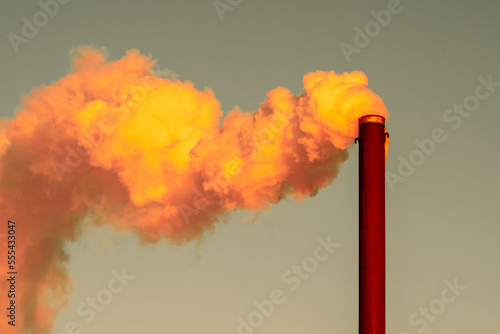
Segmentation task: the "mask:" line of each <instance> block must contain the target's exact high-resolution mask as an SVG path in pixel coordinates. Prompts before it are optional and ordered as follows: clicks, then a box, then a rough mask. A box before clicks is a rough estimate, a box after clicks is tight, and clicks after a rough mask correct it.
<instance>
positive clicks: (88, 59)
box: [0, 48, 387, 333]
mask: <svg viewBox="0 0 500 334" xmlns="http://www.w3.org/2000/svg"><path fill="white" fill-rule="evenodd" d="M75 54H76V55H75V57H74V69H73V70H72V72H71V73H70V74H68V75H67V76H66V77H64V78H62V79H60V80H59V81H58V82H56V83H54V84H52V85H50V86H44V87H42V88H39V89H35V90H33V91H32V92H31V93H30V94H29V96H27V97H25V98H24V100H23V109H22V110H20V111H19V112H18V113H17V114H16V115H15V117H14V118H12V119H9V120H3V121H2V124H1V125H0V183H1V184H0V209H1V212H2V216H3V217H4V218H3V219H4V220H5V221H6V220H7V219H11V220H13V221H15V222H16V228H17V234H18V235H19V236H21V237H22V242H19V243H18V244H17V246H16V247H17V248H16V252H17V253H16V254H17V264H16V265H17V268H18V270H19V272H22V275H19V276H18V282H17V292H18V293H17V295H16V299H17V300H18V301H19V304H20V305H22V307H20V308H19V310H18V314H17V320H16V329H17V331H18V332H26V331H28V330H31V331H32V332H34V333H46V332H48V331H49V330H50V329H51V327H52V323H53V321H54V319H55V317H56V315H57V313H58V311H59V310H60V308H61V307H62V306H64V305H65V304H66V303H67V302H68V298H69V297H68V296H69V293H70V292H71V289H72V286H71V279H70V277H69V276H68V273H67V272H66V270H65V269H64V264H65V261H66V260H67V259H68V254H67V253H66V252H65V251H64V244H65V242H67V241H74V240H76V239H77V237H78V235H79V233H80V231H81V226H82V224H83V222H84V220H85V221H90V223H91V224H93V225H96V226H97V225H100V224H111V225H112V226H113V227H114V228H115V229H116V230H121V231H131V232H134V233H136V234H137V235H138V236H139V237H140V238H141V239H142V240H144V241H145V242H157V241H159V240H161V239H162V238H164V239H166V240H167V241H169V242H171V243H175V244H180V243H182V242H184V241H188V240H192V239H194V238H196V237H198V236H200V235H201V234H203V233H204V232H207V231H210V230H212V229H213V225H214V223H216V222H218V221H219V220H220V219H221V217H222V215H224V214H226V213H228V212H230V211H235V210H242V209H247V210H261V209H266V208H267V207H269V205H270V203H277V202H278V201H280V200H281V199H284V198H286V197H287V196H290V197H293V198H295V199H301V198H302V197H304V196H314V195H315V194H316V193H317V192H318V189H320V188H323V187H326V186H327V185H328V184H329V183H331V182H332V181H333V180H334V179H335V177H336V176H337V173H338V170H339V164H340V163H342V162H343V161H345V160H346V159H347V156H348V153H347V149H348V147H349V146H350V144H351V143H352V142H353V140H354V138H355V137H356V136H357V120H358V118H359V117H360V116H362V115H366V114H379V115H382V116H384V117H387V110H386V107H385V105H384V103H383V102H382V100H381V99H380V98H379V97H378V96H377V95H375V94H374V93H373V92H372V91H371V90H369V89H368V88H366V87H365V86H366V85H367V83H368V81H367V78H366V76H365V75H364V74H363V73H361V72H352V73H343V74H336V73H334V72H322V71H317V72H313V73H309V74H307V75H305V76H304V79H303V81H304V89H305V92H304V93H303V94H301V95H298V96H297V95H293V94H291V93H290V91H288V90H287V89H286V88H283V87H278V88H276V89H273V90H272V91H270V92H269V93H268V94H267V98H266V100H265V101H264V102H263V103H261V104H260V106H259V108H258V109H257V110H256V111H254V112H252V113H246V112H242V111H240V110H239V109H238V108H235V109H234V110H232V111H230V112H229V113H228V114H227V116H226V117H225V118H224V119H223V120H222V123H220V122H221V117H222V115H223V112H222V111H221V110H220V102H219V101H218V100H217V99H216V98H215V96H214V93H213V92H212V91H211V90H210V89H208V88H206V89H205V90H204V91H199V90H197V89H195V88H194V87H193V84H192V83H190V82H181V81H175V80H169V79H166V78H158V77H157V76H155V73H154V72H153V70H152V68H153V66H154V64H155V61H153V60H151V59H150V58H149V57H146V56H143V55H140V54H139V52H138V51H136V50H132V51H129V52H128V53H127V55H126V56H125V57H123V58H122V59H120V60H118V61H114V62H108V61H107V60H106V56H105V53H104V52H103V51H102V50H96V49H92V48H80V49H78V50H77V51H76V52H75ZM6 240H7V239H6V238H4V239H1V240H0V242H1V243H2V244H4V241H6ZM2 249H4V250H5V249H6V247H4V246H3V247H2ZM2 265H3V264H2ZM6 271H7V270H3V269H2V274H3V273H5V272H6ZM1 282H2V283H1V284H2V286H1V288H2V289H1V291H6V288H7V283H8V282H6V280H5V279H2V281H1ZM8 302H9V301H8V300H7V294H6V293H2V294H1V295H0V303H1V305H2V307H3V306H5V305H7V303H8ZM8 327H10V326H8V325H7V324H6V321H2V322H1V323H0V331H1V332H2V333H4V332H7V328H8ZM9 329H11V328H9Z"/></svg>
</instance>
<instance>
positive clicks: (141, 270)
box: [0, 0, 500, 334]
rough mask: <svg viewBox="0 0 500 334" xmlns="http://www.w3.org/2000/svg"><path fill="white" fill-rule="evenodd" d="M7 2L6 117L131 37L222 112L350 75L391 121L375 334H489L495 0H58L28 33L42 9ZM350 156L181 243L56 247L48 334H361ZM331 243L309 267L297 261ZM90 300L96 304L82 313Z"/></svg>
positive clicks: (116, 237)
mask: <svg viewBox="0 0 500 334" xmlns="http://www.w3.org/2000/svg"><path fill="white" fill-rule="evenodd" d="M48 2H50V1H48ZM41 3H42V4H43V3H45V2H44V1H43V0H42V1H41ZM1 7H2V10H1V11H0V16H1V20H0V30H1V32H2V35H3V36H4V37H3V38H2V40H1V44H0V55H1V59H2V62H1V63H0V67H1V73H2V76H1V78H0V80H1V88H2V89H1V90H0V99H1V101H2V108H1V114H0V116H1V117H3V118H12V117H14V116H15V114H16V111H17V110H20V109H22V107H23V105H22V101H21V99H22V98H23V96H25V95H27V94H29V93H30V91H31V90H32V89H34V88H37V87H40V86H42V85H50V84H52V83H54V82H55V81H57V80H59V79H60V78H62V77H64V76H66V74H67V73H68V71H69V70H70V68H71V56H70V54H71V50H72V49H73V48H75V47H79V46H94V47H98V48H100V47H104V48H106V49H107V52H108V54H109V57H110V59H113V60H117V59H120V58H122V57H123V56H125V54H126V52H127V51H128V50H130V49H134V48H135V49H138V50H139V51H140V52H141V53H142V54H144V55H150V56H151V57H152V58H153V59H156V60H157V65H158V66H159V68H162V69H165V70H166V73H167V75H170V76H172V75H174V74H175V76H176V77H177V78H178V79H179V80H182V81H191V82H193V84H194V86H195V88H197V89H199V90H203V89H204V88H205V87H209V88H210V89H211V90H212V91H213V92H214V94H215V96H216V98H217V99H218V100H219V101H221V109H222V110H223V111H224V112H228V111H230V110H232V109H233V108H234V107H235V106H239V107H240V108H241V110H242V111H245V112H252V111H254V110H256V109H257V108H258V107H259V104H260V103H261V102H263V101H264V100H265V98H266V94H267V92H269V91H270V90H272V89H274V88H276V87H279V86H282V87H286V88H288V89H289V90H290V91H291V92H292V93H294V94H300V93H301V92H303V90H304V88H303V84H302V79H303V76H304V75H305V74H307V73H309V72H313V71H317V70H322V71H331V70H333V71H335V72H337V73H343V72H351V71H363V72H364V73H365V74H366V75H367V77H368V80H369V83H368V88H370V89H371V90H373V91H374V92H375V93H376V94H378V95H379V96H380V97H381V98H382V99H383V100H384V103H385V105H386V106H387V109H388V110H389V114H390V117H389V119H388V121H387V124H386V126H387V130H388V132H389V133H390V148H389V154H388V160H387V165H386V167H387V173H386V176H387V183H386V217H387V220H386V229H387V231H386V236H387V248H386V249H387V278H386V282H387V305H386V310H387V333H390V334H414V333H426V334H432V333H453V332H456V333H470V332H477V333H498V331H499V330H500V320H499V319H498V312H499V310H500V289H499V287H498V279H497V278H498V276H499V275H500V266H499V263H500V262H499V260H500V258H499V254H500V243H498V239H499V238H500V224H498V216H499V213H500V212H499V205H498V204H499V202H498V199H499V198H500V190H499V189H500V178H498V177H497V171H498V169H499V167H500V158H499V157H498V143H499V142H500V132H498V131H497V130H498V124H499V122H500V113H499V110H498V108H499V105H500V70H499V65H500V64H499V59H500V57H499V56H500V47H499V45H498V43H497V41H498V35H499V33H500V21H499V20H498V13H499V10H500V5H499V4H498V3H497V2H495V1H487V0H479V1H475V2H471V1H448V0H446V1H432V2H431V1H425V0H413V1H412V0H401V1H395V0H391V1H385V0H384V1H326V0H317V1H295V0H293V1H283V0H276V1H262V0H242V1H238V0H232V1H229V0H221V1H212V0H197V1H195V0H183V1H180V0H178V1H177V0H176V1H153V0H145V1H141V2H138V1H130V0H123V1H116V0H113V1H96V0H88V1H83V0H80V1H79V0H71V1H66V2H64V1H62V0H61V1H60V3H59V5H58V11H57V13H53V15H51V16H46V17H48V20H47V22H46V23H45V24H41V26H40V27H39V28H38V30H37V31H36V33H33V34H32V36H31V35H30V36H29V37H27V36H25V35H23V24H25V20H28V21H31V22H33V20H34V16H36V15H37V13H38V12H40V11H42V10H43V5H41V4H40V3H38V2H35V1H29V2H28V1H24V2H13V1H8V0H2V1H1ZM11 33H14V34H16V35H18V36H24V42H23V43H18V42H15V41H13V40H12V36H13V35H12V34H11ZM9 36H10V37H9ZM349 155H350V158H349V159H348V160H347V161H346V162H344V163H343V164H342V165H341V167H340V173H339V175H338V177H337V179H336V180H335V181H334V182H333V183H332V184H331V185H329V186H328V187H326V188H324V189H321V190H320V191H319V193H318V194H317V195H316V196H314V197H308V198H305V199H303V200H302V201H296V200H293V199H286V200H283V201H281V202H279V203H278V204H273V205H271V207H270V209H269V210H263V211H259V212H253V211H240V212H233V213H230V214H229V215H227V216H226V217H225V219H224V220H223V221H221V222H220V223H217V224H216V225H215V229H214V231H213V233H208V234H206V235H204V236H203V237H202V238H200V239H197V240H195V241H192V242H189V243H185V244H182V245H180V246H175V245H171V244H169V243H167V242H166V241H164V240H163V241H160V242H158V243H154V244H144V243H141V241H140V240H139V239H138V238H137V237H136V236H134V235H132V234H129V233H125V232H121V233H118V232H114V231H113V230H111V229H110V228H108V227H102V228H98V229H95V228H90V227H88V228H84V229H83V231H82V233H81V235H80V236H79V238H78V239H77V240H75V241H69V242H67V244H66V245H65V247H66V249H67V251H68V253H69V255H70V257H69V259H68V261H67V262H66V263H65V267H66V268H67V270H68V272H69V275H70V277H71V279H72V281H73V291H72V292H71V294H70V296H69V297H70V298H69V300H68V304H67V305H66V307H64V308H63V309H62V310H61V312H60V313H59V314H58V316H57V318H56V320H55V323H54V327H53V329H52V331H51V332H50V333H53V334H56V333H70V332H72V331H73V332H75V333H77V332H80V333H93V334H101V333H102V334H104V333H124V334H126V333H137V332H144V333H154V334H156V333H158V334H160V333H162V334H163V333H179V334H186V333H190V334H191V333H206V334H224V333H228V334H233V333H256V334H257V333H259V334H271V333H292V334H298V333H312V332H314V333H338V334H343V333H346V334H347V333H354V332H356V331H357V305H358V290H357V289H358V287H357V277H358V262H357V259H358V236H357V232H358V202H357V196H358V175H357V171H358V167H357V163H358V159H357V147H356V146H352V148H351V149H350V150H349ZM26 210H29V208H26ZM7 219H10V218H9V217H3V218H2V220H4V221H5V222H6V221H7ZM3 229H5V231H3V232H2V233H6V232H7V227H6V225H5V227H3ZM20 237H21V236H20ZM18 242H19V243H22V238H20V239H19V241H18ZM325 243H326V244H328V243H329V244H334V245H335V247H330V248H328V247H325V248H323V249H324V250H325V253H324V254H323V255H325V254H328V256H326V255H325V257H326V259H324V260H321V261H319V260H317V261H316V262H315V263H317V265H316V266H314V267H312V269H311V267H310V273H309V274H308V275H304V276H299V275H297V274H294V273H293V272H292V268H293V266H294V265H306V263H308V262H309V263H311V257H313V258H314V254H316V253H317V252H315V251H316V249H318V246H321V245H324V244H325ZM329 250H330V251H331V253H330V252H329ZM2 252H3V250H2ZM323 258H324V257H323ZM2 274H4V273H2ZM118 278H119V279H118ZM118 282H120V283H118ZM120 284H121V286H120ZM109 291H111V293H110V292H109ZM2 293H3V292H2ZM88 298H91V299H92V298H96V299H99V298H100V300H101V301H102V300H105V301H106V302H105V303H104V304H105V305H102V304H100V305H98V307H97V308H98V309H99V311H97V310H95V311H93V309H92V307H91V306H89V305H88V300H89V299H88ZM106 298H107V299H106ZM269 300H271V301H272V302H271V304H269V302H266V301H269ZM262 305H267V307H268V308H267V309H265V307H266V306H262ZM269 305H272V306H269ZM262 307H264V311H262ZM259 310H260V311H259ZM259 312H260V313H259ZM258 314H260V315H258ZM2 321H5V319H4V320H2ZM243 322H244V323H245V325H241V324H242V323H243ZM251 323H253V324H254V325H255V326H252V325H250V324H251Z"/></svg>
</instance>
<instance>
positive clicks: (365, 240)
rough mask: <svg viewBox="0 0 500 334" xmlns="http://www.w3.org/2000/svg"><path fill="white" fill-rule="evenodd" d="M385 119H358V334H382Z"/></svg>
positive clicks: (383, 320) (383, 330)
mask: <svg viewBox="0 0 500 334" xmlns="http://www.w3.org/2000/svg"><path fill="white" fill-rule="evenodd" d="M386 136H387V135H386V131H385V118H384V117H382V116H375V115H368V116H363V117H361V118H359V137H358V140H359V333H360V334H384V333H385V140H386Z"/></svg>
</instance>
